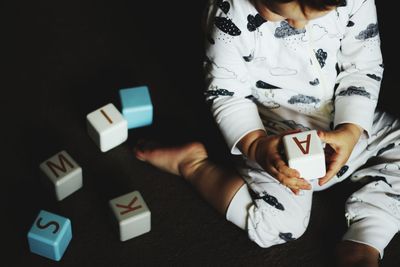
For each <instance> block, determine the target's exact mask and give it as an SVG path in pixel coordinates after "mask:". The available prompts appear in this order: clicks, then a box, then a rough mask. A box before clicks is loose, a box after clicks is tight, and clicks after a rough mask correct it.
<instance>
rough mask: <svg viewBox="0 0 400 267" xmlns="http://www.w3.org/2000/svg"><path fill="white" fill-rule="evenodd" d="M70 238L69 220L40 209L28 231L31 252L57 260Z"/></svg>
mask: <svg viewBox="0 0 400 267" xmlns="http://www.w3.org/2000/svg"><path fill="white" fill-rule="evenodd" d="M71 239H72V229H71V221H70V220H69V219H67V218H64V217H62V216H59V215H56V214H53V213H50V212H47V211H44V210H41V211H40V212H39V215H38V216H37V218H36V220H35V222H34V223H33V225H32V227H31V229H30V230H29V232H28V243H29V249H30V251H31V252H33V253H35V254H38V255H41V256H43V257H46V258H49V259H52V260H56V261H59V260H60V259H61V257H62V256H63V254H64V252H65V250H66V249H67V247H68V244H69V242H70V241H71Z"/></svg>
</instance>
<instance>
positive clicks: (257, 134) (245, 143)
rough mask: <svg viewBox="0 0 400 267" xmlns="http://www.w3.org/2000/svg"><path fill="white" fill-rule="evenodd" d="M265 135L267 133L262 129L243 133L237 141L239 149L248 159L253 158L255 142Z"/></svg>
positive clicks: (255, 147) (255, 148)
mask: <svg viewBox="0 0 400 267" xmlns="http://www.w3.org/2000/svg"><path fill="white" fill-rule="evenodd" d="M265 137H267V133H266V132H265V131H263V130H256V131H253V132H250V133H248V134H247V135H245V136H244V137H243V138H242V140H240V141H239V144H238V145H239V149H240V151H241V152H242V153H243V154H244V155H245V156H246V157H247V158H249V159H251V160H255V155H256V150H257V144H258V142H259V141H260V140H261V139H262V138H265Z"/></svg>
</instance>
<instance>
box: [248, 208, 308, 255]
mask: <svg viewBox="0 0 400 267" xmlns="http://www.w3.org/2000/svg"><path fill="white" fill-rule="evenodd" d="M252 208H253V209H252ZM252 208H250V210H249V211H250V212H249V223H248V234H249V238H250V239H251V240H253V241H254V242H256V243H257V244H258V245H259V246H261V247H264V248H267V247H271V246H274V245H278V244H282V243H286V242H290V241H293V240H296V239H298V238H300V237H301V236H302V235H303V234H304V233H305V231H306V230H307V226H308V222H309V212H304V211H302V210H300V209H299V210H298V211H296V212H293V213H292V212H290V213H287V214H284V213H283V212H282V213H281V214H279V215H278V214H266V211H254V207H252ZM294 214H296V216H293V217H291V216H290V215H294Z"/></svg>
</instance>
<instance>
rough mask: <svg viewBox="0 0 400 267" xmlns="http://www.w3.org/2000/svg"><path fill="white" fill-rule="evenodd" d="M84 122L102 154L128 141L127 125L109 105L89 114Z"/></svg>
mask: <svg viewBox="0 0 400 267" xmlns="http://www.w3.org/2000/svg"><path fill="white" fill-rule="evenodd" d="M86 121H87V131H88V134H89V136H90V137H91V138H92V139H93V141H94V142H95V143H96V144H97V146H98V147H99V148H100V150H101V151H102V152H106V151H108V150H110V149H112V148H114V147H116V146H118V145H120V144H122V143H123V142H125V140H126V139H128V123H127V121H126V120H125V119H124V117H123V116H122V114H121V113H120V112H119V111H118V110H117V108H116V107H115V106H114V105H113V104H111V103H110V104H108V105H105V106H104V107H101V108H99V109H97V110H95V111H93V112H91V113H89V114H88V115H87V116H86Z"/></svg>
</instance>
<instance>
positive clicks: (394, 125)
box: [226, 111, 400, 257]
mask: <svg viewBox="0 0 400 267" xmlns="http://www.w3.org/2000/svg"><path fill="white" fill-rule="evenodd" d="M239 172H240V174H241V175H242V177H243V179H244V180H245V182H246V184H245V185H244V186H243V187H242V188H241V189H240V190H239V191H238V193H236V195H235V197H234V198H233V199H232V201H231V203H230V205H229V207H228V211H227V215H226V216H227V219H228V220H230V221H231V222H233V223H234V224H236V225H237V226H239V227H241V228H242V229H246V230H247V232H248V236H249V238H250V239H251V240H253V241H254V242H256V243H257V244H258V245H259V246H261V247H270V246H273V245H277V244H281V243H285V242H287V241H291V240H294V239H297V238H299V237H300V236H301V235H302V234H303V233H304V232H305V230H306V228H307V225H308V222H309V218H310V212H311V202H312V195H313V191H320V190H324V189H326V188H328V187H331V186H332V185H334V184H336V183H339V182H341V181H343V180H344V179H346V178H350V179H351V180H353V181H360V182H365V185H364V186H363V187H362V188H361V189H360V190H358V191H356V192H355V193H353V194H352V195H351V196H350V197H349V198H348V200H347V201H346V208H345V211H346V213H345V216H346V218H347V221H348V225H349V229H348V231H347V232H346V234H345V235H344V237H343V239H344V240H351V241H354V242H358V243H363V244H367V245H369V246H372V247H374V248H375V249H377V250H378V251H379V253H380V256H381V257H383V250H384V248H385V247H386V246H387V245H388V243H389V242H390V240H391V239H392V238H393V236H394V235H395V234H396V233H397V232H398V231H399V229H400V122H399V121H398V120H397V119H394V118H392V117H391V116H390V115H388V114H387V113H383V112H379V111H377V112H376V113H375V117H374V123H373V128H372V131H371V133H370V136H369V137H368V138H367V136H366V135H363V136H362V137H361V138H360V140H359V142H358V143H357V145H356V146H355V148H354V150H353V152H352V154H351V156H350V158H349V160H348V162H347V163H346V164H345V165H344V166H343V167H342V168H341V170H340V171H339V172H338V173H337V174H336V175H335V176H334V177H333V178H332V179H331V180H330V181H329V182H328V183H327V184H325V185H323V186H319V185H318V180H312V181H311V182H310V183H311V184H312V190H302V191H301V192H300V195H295V194H294V193H293V192H292V191H291V190H289V188H287V187H286V186H284V185H282V184H281V183H279V182H278V181H277V180H276V179H274V178H273V177H272V176H270V175H269V174H268V173H267V172H265V171H264V170H263V169H262V168H261V167H260V166H259V165H258V164H256V163H255V162H252V161H249V160H247V159H245V158H244V159H243V160H241V166H239Z"/></svg>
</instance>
